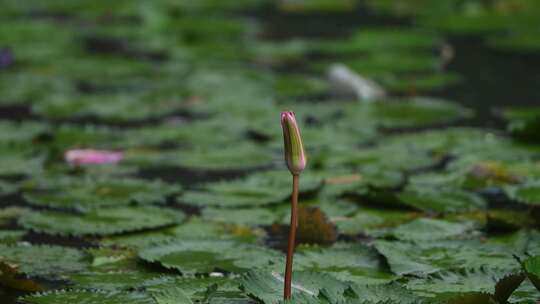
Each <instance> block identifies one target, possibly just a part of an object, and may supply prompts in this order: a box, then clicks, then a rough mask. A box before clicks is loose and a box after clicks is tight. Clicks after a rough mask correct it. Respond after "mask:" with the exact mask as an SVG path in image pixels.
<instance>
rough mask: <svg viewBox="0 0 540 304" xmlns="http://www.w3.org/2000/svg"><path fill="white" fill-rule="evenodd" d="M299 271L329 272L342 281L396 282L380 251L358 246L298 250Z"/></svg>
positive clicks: (296, 264)
mask: <svg viewBox="0 0 540 304" xmlns="http://www.w3.org/2000/svg"><path fill="white" fill-rule="evenodd" d="M294 263H295V264H294V265H295V269H297V270H301V271H312V272H320V273H326V274H329V275H331V276H333V277H336V278H337V279H339V280H342V281H352V282H355V283H358V284H384V283H387V282H390V281H391V280H393V279H394V276H393V275H392V274H390V273H389V272H388V271H387V270H386V268H385V265H384V263H383V261H382V260H381V259H380V257H379V255H378V254H377V252H375V251H374V250H372V249H370V248H368V247H364V246H361V245H358V244H349V243H336V244H334V245H333V246H332V247H329V248H322V247H317V246H315V247H310V246H303V247H300V248H298V250H297V253H296V254H295V256H294Z"/></svg>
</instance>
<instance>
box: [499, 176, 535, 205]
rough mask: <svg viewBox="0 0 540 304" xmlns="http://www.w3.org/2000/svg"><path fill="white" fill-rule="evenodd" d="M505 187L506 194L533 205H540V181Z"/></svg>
mask: <svg viewBox="0 0 540 304" xmlns="http://www.w3.org/2000/svg"><path fill="white" fill-rule="evenodd" d="M504 189H505V192H506V194H507V195H508V196H509V197H510V198H511V199H513V200H516V201H518V202H520V203H523V204H527V205H532V206H538V205H540V181H531V182H529V183H525V184H521V185H515V186H507V187H505V188H504Z"/></svg>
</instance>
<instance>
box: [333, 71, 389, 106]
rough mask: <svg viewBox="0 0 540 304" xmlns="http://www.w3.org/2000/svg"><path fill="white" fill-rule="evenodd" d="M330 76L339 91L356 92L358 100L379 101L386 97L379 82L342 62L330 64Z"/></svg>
mask: <svg viewBox="0 0 540 304" xmlns="http://www.w3.org/2000/svg"><path fill="white" fill-rule="evenodd" d="M328 78H329V80H330V82H331V83H332V85H333V86H334V89H335V90H336V91H337V92H338V93H340V94H354V95H355V96H356V98H358V100H362V101H378V100H381V99H383V98H384V97H386V91H385V90H384V89H383V88H382V87H381V86H380V85H379V84H377V83H376V82H374V81H373V80H371V79H367V78H366V77H363V76H362V75H360V74H358V73H355V72H354V71H352V70H351V69H349V68H348V67H347V66H346V65H344V64H341V63H336V64H333V65H332V66H330V68H329V69H328Z"/></svg>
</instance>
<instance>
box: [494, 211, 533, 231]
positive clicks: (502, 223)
mask: <svg viewBox="0 0 540 304" xmlns="http://www.w3.org/2000/svg"><path fill="white" fill-rule="evenodd" d="M534 224H535V221H534V219H533V218H531V217H530V216H529V215H527V214H526V213H524V212H522V211H517V210H507V209H490V210H488V212H487V228H488V229H489V230H491V231H494V232H497V231H508V230H510V231H512V230H517V229H520V228H528V227H532V226H534Z"/></svg>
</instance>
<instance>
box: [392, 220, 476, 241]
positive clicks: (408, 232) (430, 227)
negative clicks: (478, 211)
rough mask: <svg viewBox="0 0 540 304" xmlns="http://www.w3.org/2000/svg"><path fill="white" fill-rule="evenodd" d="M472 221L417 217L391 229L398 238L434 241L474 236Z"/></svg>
mask: <svg viewBox="0 0 540 304" xmlns="http://www.w3.org/2000/svg"><path fill="white" fill-rule="evenodd" d="M473 228H474V227H473V225H472V223H467V222H465V223H457V222H450V221H446V220H437V219H430V218H419V219H416V220H413V221H411V222H409V223H406V224H402V225H400V226H398V227H396V228H395V229H394V230H393V231H392V235H393V236H394V237H396V238H398V239H400V240H413V241H419V242H420V241H435V240H445V239H456V238H457V239H464V238H470V237H471V236H474V231H473Z"/></svg>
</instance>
